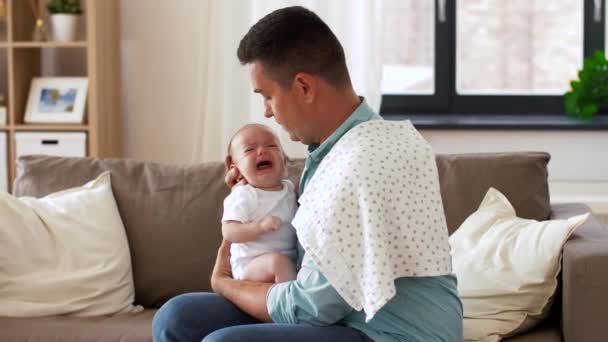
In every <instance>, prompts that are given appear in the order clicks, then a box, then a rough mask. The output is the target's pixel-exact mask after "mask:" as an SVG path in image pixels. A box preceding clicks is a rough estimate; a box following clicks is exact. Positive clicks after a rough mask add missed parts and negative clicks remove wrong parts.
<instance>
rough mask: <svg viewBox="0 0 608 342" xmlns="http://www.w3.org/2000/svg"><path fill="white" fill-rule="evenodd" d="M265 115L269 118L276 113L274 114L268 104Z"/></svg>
mask: <svg viewBox="0 0 608 342" xmlns="http://www.w3.org/2000/svg"><path fill="white" fill-rule="evenodd" d="M264 116H265V117H267V118H269V119H270V118H271V117H273V116H274V114H272V110H270V107H269V106H266V110H265V111H264Z"/></svg>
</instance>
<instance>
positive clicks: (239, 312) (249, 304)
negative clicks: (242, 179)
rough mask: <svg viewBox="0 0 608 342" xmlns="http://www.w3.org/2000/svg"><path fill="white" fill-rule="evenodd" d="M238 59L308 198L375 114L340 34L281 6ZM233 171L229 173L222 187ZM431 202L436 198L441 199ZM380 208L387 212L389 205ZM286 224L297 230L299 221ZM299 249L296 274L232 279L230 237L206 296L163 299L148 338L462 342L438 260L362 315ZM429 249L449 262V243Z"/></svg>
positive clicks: (450, 280)
mask: <svg viewBox="0 0 608 342" xmlns="http://www.w3.org/2000/svg"><path fill="white" fill-rule="evenodd" d="M238 58H239V60H240V62H241V63H242V64H245V65H248V67H249V72H250V76H251V80H252V83H253V88H254V92H256V93H259V94H260V95H262V96H263V98H264V104H265V116H266V117H267V118H272V117H274V118H275V120H276V121H277V122H278V123H279V124H280V125H281V126H282V127H283V128H284V129H285V130H286V131H287V132H288V133H289V135H290V137H291V139H293V140H295V141H301V142H302V143H304V144H306V145H308V146H309V151H310V155H309V157H308V159H307V161H306V167H305V170H304V173H303V175H302V179H301V183H300V194H301V195H306V196H307V198H314V197H315V196H317V195H318V194H319V195H320V193H316V192H315V191H313V190H314V189H313V190H307V185H308V184H309V182H311V179H312V176H313V175H314V174H315V173H316V171H317V170H318V169H319V167H323V165H322V161H323V160H324V158H325V157H326V156H327V155H328V154H330V152H331V151H332V149H334V150H335V146H336V144H338V142H339V141H340V140H341V138H343V137H344V136H345V135H348V133H349V131H354V128H356V126H360V127H363V126H365V125H364V124H367V123H368V122H372V121H375V120H381V118H380V117H379V116H378V115H377V114H375V113H374V112H373V111H372V110H371V109H370V108H369V107H368V105H367V104H366V103H365V100H364V99H362V98H360V97H358V96H357V94H356V93H355V91H354V90H353V87H352V84H351V81H350V77H349V74H348V70H347V67H346V61H345V57H344V52H343V50H342V47H341V45H340V43H339V41H338V40H337V38H336V37H335V35H334V34H333V33H332V32H331V30H330V29H329V27H328V26H327V25H326V24H325V23H324V22H323V21H322V20H321V19H320V18H319V17H318V16H317V15H315V14H314V13H312V12H311V11H309V10H307V9H305V8H302V7H289V8H284V9H280V10H277V11H274V12H272V13H270V14H269V15H267V16H266V17H264V18H262V19H261V20H260V21H259V22H257V23H256V24H255V25H254V26H253V27H251V29H250V30H249V32H248V33H247V34H246V35H245V37H244V38H243V39H242V40H241V43H240V45H239V48H238ZM370 120H371V121H370ZM360 124H361V125H360ZM414 159H416V158H415V157H414ZM326 164H327V163H326ZM326 166H327V165H326ZM370 167H372V166H370ZM433 167H434V161H433ZM346 171H348V170H346ZM351 171H352V170H351ZM435 171H436V169H435ZM435 173H436V172H435ZM394 177H397V178H399V177H401V176H400V175H398V174H397V175H394ZM237 178H238V175H237V174H235V173H234V172H231V173H229V174H228V176H227V181H228V182H229V185H234V183H235V179H237ZM317 178H319V177H317ZM435 178H436V174H435ZM376 181H377V180H376ZM410 183H411V181H410ZM437 188H438V184H437ZM437 192H438V189H437ZM437 196H439V195H437ZM381 197H384V196H381ZM413 201H414V200H412V202H413ZM436 202H439V205H441V201H440V199H439V201H435V203H436ZM380 205H384V204H382V203H380ZM304 207H305V205H304V204H302V202H301V207H300V209H299V210H298V211H299V212H300V211H302V212H303V210H302V209H303V208H304ZM385 207H386V209H385V210H386V212H387V213H389V207H390V206H387V205H385ZM382 208H384V207H382ZM395 208H396V207H395ZM441 215H443V211H442V210H441ZM355 219H356V218H355ZM370 222H371V221H370ZM442 222H444V218H442ZM417 223H418V222H417ZM294 226H296V228H298V236H299V237H300V229H299V227H298V226H297V225H296V224H295V223H294ZM325 228H327V230H334V232H330V233H329V234H330V235H329V236H331V234H332V233H335V232H336V231H340V228H342V227H338V226H330V227H325ZM325 228H324V229H323V231H324V232H325V230H326V229H325ZM419 228H420V229H424V228H425V227H419ZM443 228H444V229H443V231H441V232H440V234H443V236H442V239H441V240H442V241H443V242H444V244H445V245H447V234H448V233H447V229H445V225H444V226H443ZM420 229H419V230H420ZM342 230H343V229H342ZM416 231H417V230H414V232H416ZM378 236H380V235H378ZM415 238H416V237H415V236H412V239H415ZM330 240H331V239H330ZM385 241H386V240H385ZM336 243H337V242H336ZM364 243H366V242H364ZM388 243H389V244H390V241H389V242H388ZM360 244H361V243H359V245H360ZM372 246H373V243H372ZM298 250H299V257H298V269H299V271H298V275H297V279H296V280H295V281H290V282H285V283H280V284H269V283H256V282H248V281H238V280H235V279H233V278H232V277H231V273H230V264H229V244H228V243H226V242H224V243H223V244H222V246H221V247H220V249H219V252H218V257H217V261H216V265H215V269H214V271H213V274H212V276H211V285H212V288H213V290H214V291H215V294H211V293H195V294H186V295H181V296H178V297H176V298H173V299H172V300H170V301H169V302H167V303H166V304H165V305H164V306H163V307H162V308H161V309H160V310H159V312H158V313H157V314H156V317H155V319H154V323H153V333H154V338H155V340H157V341H199V340H201V339H203V341H241V340H246V341H296V342H297V341H315V342H322V341H332V342H335V341H377V342H382V341H425V342H430V341H450V342H452V341H462V304H461V302H460V300H459V298H458V294H457V286H456V278H455V276H454V275H453V274H451V273H450V272H449V271H448V272H446V271H445V270H446V268H445V267H443V268H441V269H442V271H441V272H435V273H437V274H435V273H429V274H433V275H430V276H411V277H410V276H405V277H400V278H395V279H394V281H391V282H390V284H388V285H389V286H390V287H392V288H393V289H395V293H394V295H391V297H390V301H387V302H386V301H385V302H383V303H382V305H379V306H377V307H376V309H374V310H373V311H371V312H370V311H369V310H368V308H366V309H365V312H364V311H363V310H361V308H358V309H355V308H354V306H353V305H351V304H349V303H354V302H353V301H352V298H349V297H344V296H343V295H344V289H343V288H342V287H340V288H339V289H336V288H335V286H333V284H337V283H338V282H339V280H338V279H337V278H336V277H333V276H332V279H333V280H332V281H329V280H328V278H327V277H326V274H325V273H324V272H322V271H321V268H320V267H319V263H328V262H329V263H330V262H331V261H334V260H322V259H319V258H318V257H317V256H316V255H315V257H314V259H316V260H317V262H315V261H314V260H313V257H310V256H309V255H310V254H311V253H310V252H311V251H309V250H304V249H303V248H302V246H299V249H298ZM423 252H424V251H423V250H420V251H419V253H420V255H423ZM428 252H429V256H430V255H431V254H430V253H432V254H433V255H437V256H438V257H439V258H440V259H441V260H449V246H448V247H447V249H446V248H440V249H434V250H432V251H428ZM417 253H418V252H417ZM353 257H354V258H359V259H358V260H361V263H363V262H366V261H370V259H369V258H368V259H361V258H363V256H361V255H354V254H353ZM410 257H411V256H410ZM414 257H415V256H414ZM366 258H367V257H366ZM371 258H372V259H373V256H372V257H371ZM429 260H430V259H429ZM438 260H439V259H438ZM372 261H373V260H372ZM420 261H422V260H420ZM404 264H405V262H404ZM415 264H416V265H418V261H416V263H415ZM395 267H397V265H395ZM323 269H324V270H327V268H323ZM437 269H439V267H437ZM408 271H409V270H408ZM382 275H383V276H384V272H383V274H382ZM388 279H392V278H388ZM347 284H348V282H347ZM372 285H377V284H372ZM347 290H348V289H347ZM345 298H346V299H345ZM261 323H267V324H261Z"/></svg>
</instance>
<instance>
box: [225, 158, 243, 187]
mask: <svg viewBox="0 0 608 342" xmlns="http://www.w3.org/2000/svg"><path fill="white" fill-rule="evenodd" d="M224 167H225V168H226V176H225V177H224V182H226V185H228V187H229V188H230V189H232V188H233V187H234V186H235V185H237V184H242V185H245V184H247V180H246V179H245V177H243V175H241V173H240V172H239V169H237V168H236V166H234V164H233V163H232V159H231V158H230V157H226V160H224Z"/></svg>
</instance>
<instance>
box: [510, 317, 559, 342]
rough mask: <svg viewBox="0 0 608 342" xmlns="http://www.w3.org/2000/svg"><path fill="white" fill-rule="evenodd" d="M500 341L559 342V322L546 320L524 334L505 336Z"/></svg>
mask: <svg viewBox="0 0 608 342" xmlns="http://www.w3.org/2000/svg"><path fill="white" fill-rule="evenodd" d="M501 341H502V342H561V341H562V334H561V331H560V326H559V324H557V323H555V322H547V323H544V324H542V325H541V326H539V327H536V328H534V330H530V331H528V332H526V333H525V334H521V335H517V336H513V337H510V338H505V339H504V340H501Z"/></svg>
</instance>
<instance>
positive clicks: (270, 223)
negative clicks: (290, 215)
mask: <svg viewBox="0 0 608 342" xmlns="http://www.w3.org/2000/svg"><path fill="white" fill-rule="evenodd" d="M280 226H281V219H280V218H278V217H276V216H266V217H264V218H263V219H261V220H260V229H261V230H262V232H264V233H267V232H275V231H277V230H279V227H280Z"/></svg>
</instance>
